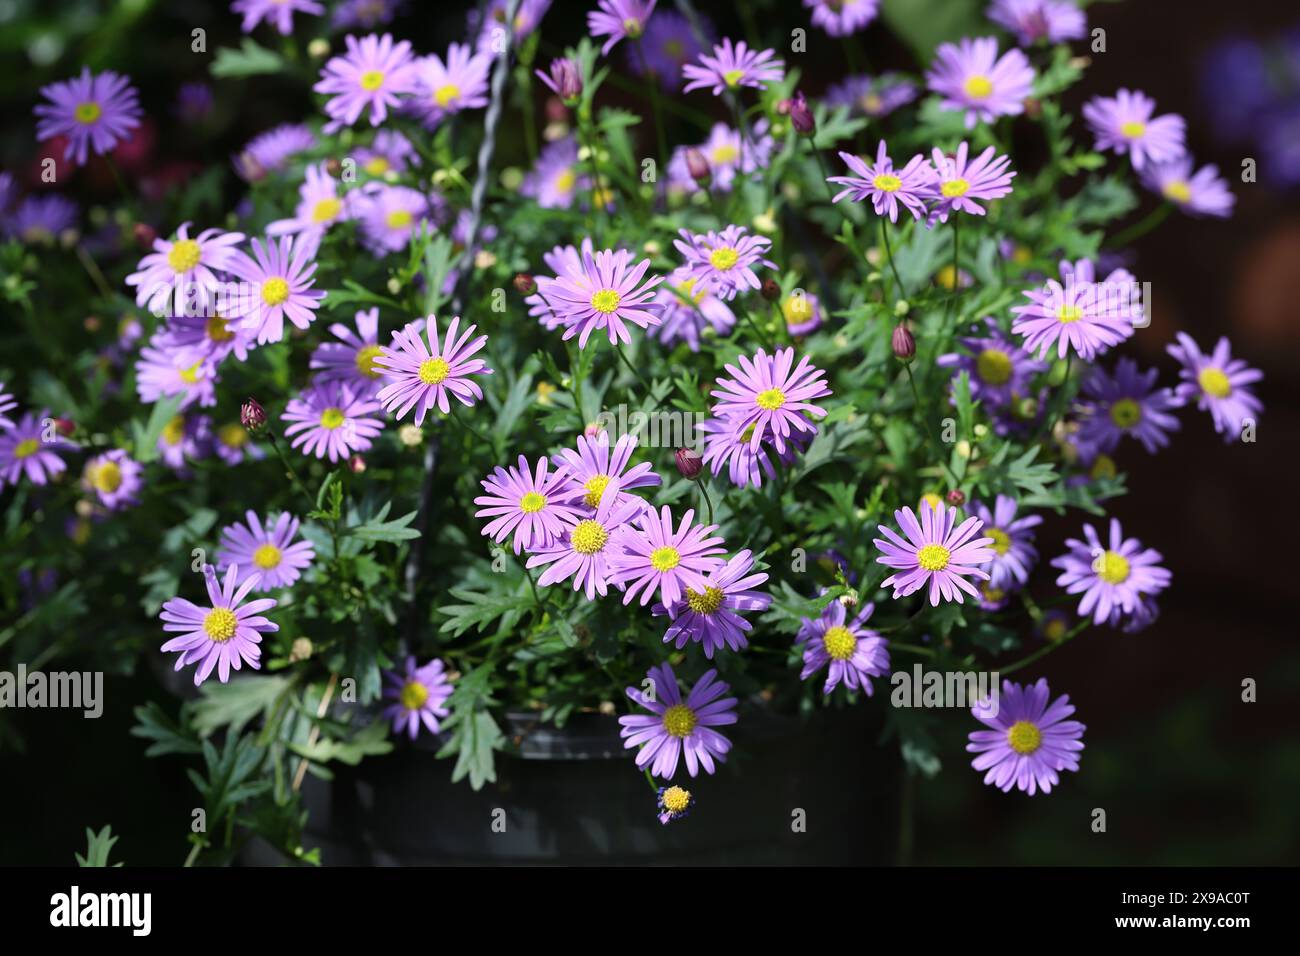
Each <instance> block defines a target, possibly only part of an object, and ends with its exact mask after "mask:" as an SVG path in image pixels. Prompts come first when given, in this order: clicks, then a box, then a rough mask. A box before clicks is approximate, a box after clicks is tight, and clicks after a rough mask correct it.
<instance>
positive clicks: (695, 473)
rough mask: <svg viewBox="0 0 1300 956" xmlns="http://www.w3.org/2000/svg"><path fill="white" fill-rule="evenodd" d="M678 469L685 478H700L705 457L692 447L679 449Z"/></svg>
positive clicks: (677, 455)
mask: <svg viewBox="0 0 1300 956" xmlns="http://www.w3.org/2000/svg"><path fill="white" fill-rule="evenodd" d="M676 458H677V470H678V472H680V473H681V476H682V477H683V478H692V479H694V478H698V477H699V474H700V472H701V471H703V470H704V459H703V458H701V457H700V453H699V452H697V451H695V450H694V449H691V448H679V449H677V454H676Z"/></svg>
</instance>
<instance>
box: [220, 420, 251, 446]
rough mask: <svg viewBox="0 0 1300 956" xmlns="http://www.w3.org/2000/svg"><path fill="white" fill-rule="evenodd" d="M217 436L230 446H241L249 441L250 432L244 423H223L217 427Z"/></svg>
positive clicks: (222, 442)
mask: <svg viewBox="0 0 1300 956" xmlns="http://www.w3.org/2000/svg"><path fill="white" fill-rule="evenodd" d="M217 438H218V439H220V440H221V444H223V445H226V446H228V447H230V448H241V447H243V446H244V445H245V444H246V443H247V442H248V432H246V431H244V426H242V425H235V424H230V425H222V426H221V427H220V428H218V429H217Z"/></svg>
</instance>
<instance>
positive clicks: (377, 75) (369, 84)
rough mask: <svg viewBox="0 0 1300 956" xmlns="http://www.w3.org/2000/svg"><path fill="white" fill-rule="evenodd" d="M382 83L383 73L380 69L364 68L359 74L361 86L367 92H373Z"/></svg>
mask: <svg viewBox="0 0 1300 956" xmlns="http://www.w3.org/2000/svg"><path fill="white" fill-rule="evenodd" d="M383 85H384V74H383V71H382V70H366V72H364V73H362V74H361V88H362V89H363V90H365V91H366V92H367V93H373V92H374V91H375V90H377V89H379V88H380V87H381V86H383Z"/></svg>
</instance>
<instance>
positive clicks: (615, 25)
mask: <svg viewBox="0 0 1300 956" xmlns="http://www.w3.org/2000/svg"><path fill="white" fill-rule="evenodd" d="M655 2H656V0H598V3H597V8H596V9H595V10H592V11H591V12H590V13H588V14H587V32H589V33H590V34H591V35H592V37H593V38H596V37H608V39H607V40H606V41H605V45H604V46H602V47H601V48H600V55H601V56H608V55H609V51H610V50H612V49H614V46H615V44H617V43H618V41H619V40H622V39H629V40H638V39H640V38H641V35H642V34H643V33H645V25H646V21H647V20H649V19H650V14H652V13H654V9H655Z"/></svg>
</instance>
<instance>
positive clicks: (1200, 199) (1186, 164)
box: [1142, 156, 1237, 219]
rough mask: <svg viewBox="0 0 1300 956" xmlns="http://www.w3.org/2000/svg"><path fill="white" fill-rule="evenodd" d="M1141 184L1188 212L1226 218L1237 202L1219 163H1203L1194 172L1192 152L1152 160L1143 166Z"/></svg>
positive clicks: (1193, 214) (1191, 214)
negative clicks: (1220, 172)
mask: <svg viewBox="0 0 1300 956" xmlns="http://www.w3.org/2000/svg"><path fill="white" fill-rule="evenodd" d="M1142 184H1143V185H1144V186H1146V187H1147V188H1148V189H1150V190H1151V191H1152V192H1154V193H1156V194H1158V195H1160V196H1163V197H1164V198H1165V199H1167V200H1169V201H1170V202H1171V203H1173V204H1174V205H1175V206H1177V207H1178V208H1179V209H1181V210H1182V211H1183V212H1185V213H1187V215H1189V216H1217V217H1219V218H1223V219H1226V218H1227V217H1228V216H1231V215H1232V207H1233V206H1234V205H1236V202H1237V197H1236V196H1234V195H1233V194H1232V191H1231V190H1230V189H1228V184H1227V182H1226V181H1225V180H1224V179H1223V177H1222V176H1220V175H1219V167H1217V166H1202V167H1201V168H1200V169H1198V170H1197V171H1196V172H1195V173H1193V172H1192V158H1191V157H1190V156H1183V157H1182V158H1181V159H1171V160H1168V161H1166V162H1163V163H1149V164H1148V165H1147V166H1146V167H1145V168H1144V169H1143V170H1142Z"/></svg>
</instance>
